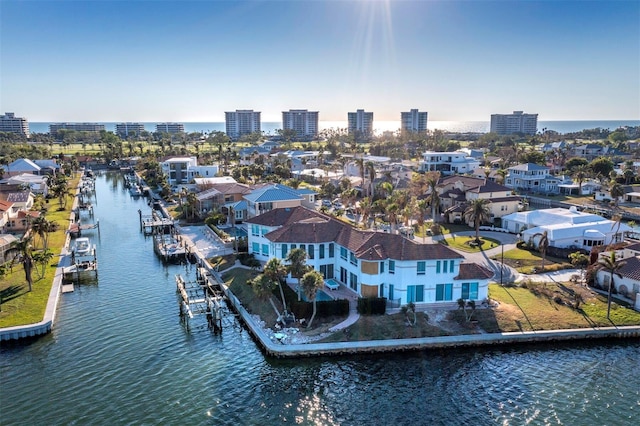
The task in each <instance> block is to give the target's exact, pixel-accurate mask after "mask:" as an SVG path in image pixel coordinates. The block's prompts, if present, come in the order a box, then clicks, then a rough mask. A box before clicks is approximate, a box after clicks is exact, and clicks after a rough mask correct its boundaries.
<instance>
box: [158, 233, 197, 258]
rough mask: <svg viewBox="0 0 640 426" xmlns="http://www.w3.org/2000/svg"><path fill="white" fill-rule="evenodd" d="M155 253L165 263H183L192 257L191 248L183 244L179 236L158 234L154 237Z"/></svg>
mask: <svg viewBox="0 0 640 426" xmlns="http://www.w3.org/2000/svg"><path fill="white" fill-rule="evenodd" d="M153 251H155V252H156V254H157V255H158V256H160V258H161V259H162V261H163V262H165V263H169V262H178V263H179V262H182V261H183V260H188V258H189V256H190V255H191V250H190V249H189V247H188V246H187V245H186V244H185V243H183V242H182V241H181V239H180V237H179V236H178V235H174V234H156V235H154V236H153Z"/></svg>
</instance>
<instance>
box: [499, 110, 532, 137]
mask: <svg viewBox="0 0 640 426" xmlns="http://www.w3.org/2000/svg"><path fill="white" fill-rule="evenodd" d="M537 131H538V114H525V113H523V112H522V111H513V114H491V132H493V133H497V134H499V135H512V134H514V133H522V134H524V135H535V134H536V132H537Z"/></svg>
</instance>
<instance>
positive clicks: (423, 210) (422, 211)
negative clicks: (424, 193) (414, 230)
mask: <svg viewBox="0 0 640 426" xmlns="http://www.w3.org/2000/svg"><path fill="white" fill-rule="evenodd" d="M416 207H417V209H418V226H420V229H422V232H423V233H422V242H424V239H425V238H426V235H427V232H426V231H425V229H424V217H425V215H426V214H427V210H428V208H429V202H428V201H427V200H418V202H417V203H416Z"/></svg>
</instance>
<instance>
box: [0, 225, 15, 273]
mask: <svg viewBox="0 0 640 426" xmlns="http://www.w3.org/2000/svg"><path fill="white" fill-rule="evenodd" d="M0 225H1V222H0ZM16 242H18V239H17V238H16V237H15V236H13V235H11V234H0V265H4V264H5V263H6V262H8V261H9V260H11V255H10V254H9V250H10V249H11V246H12V245H13V244H14V243H16Z"/></svg>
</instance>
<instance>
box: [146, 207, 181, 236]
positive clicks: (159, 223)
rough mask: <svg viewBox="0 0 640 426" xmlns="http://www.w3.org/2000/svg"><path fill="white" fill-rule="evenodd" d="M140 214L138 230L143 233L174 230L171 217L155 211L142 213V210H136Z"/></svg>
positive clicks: (165, 232)
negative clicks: (146, 213)
mask: <svg viewBox="0 0 640 426" xmlns="http://www.w3.org/2000/svg"><path fill="white" fill-rule="evenodd" d="M138 215H139V216H140V231H142V232H143V233H144V234H145V235H155V234H167V233H171V232H172V231H173V230H174V227H175V223H174V221H173V219H170V218H166V217H163V216H160V215H159V214H158V213H157V212H156V211H152V212H151V214H148V215H143V214H142V210H138Z"/></svg>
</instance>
